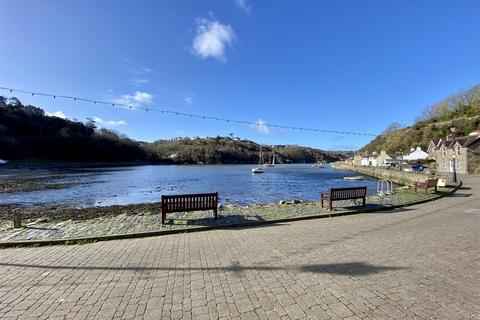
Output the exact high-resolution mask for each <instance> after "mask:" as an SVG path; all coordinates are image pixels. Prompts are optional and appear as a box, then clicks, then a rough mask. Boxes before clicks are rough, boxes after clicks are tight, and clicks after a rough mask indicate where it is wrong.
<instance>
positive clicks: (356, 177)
mask: <svg viewBox="0 0 480 320" xmlns="http://www.w3.org/2000/svg"><path fill="white" fill-rule="evenodd" d="M343 179H344V180H363V179H364V176H346V177H343Z"/></svg>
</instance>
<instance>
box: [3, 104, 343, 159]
mask: <svg viewBox="0 0 480 320" xmlns="http://www.w3.org/2000/svg"><path fill="white" fill-rule="evenodd" d="M259 150H260V145H259V144H257V143H255V142H252V141H249V140H240V139H238V138H233V137H216V138H197V139H189V138H182V139H173V140H158V141H155V142H153V143H145V142H138V141H135V140H132V139H129V138H127V137H125V136H123V135H120V134H118V133H116V132H114V131H111V130H107V129H104V128H96V126H95V123H94V122H87V123H85V124H84V123H82V122H78V121H72V120H69V119H62V118H58V117H51V116H48V115H46V114H45V112H44V111H43V110H42V109H40V108H38V107H35V106H31V105H27V106H24V105H23V104H22V103H21V102H20V100H18V99H16V98H10V99H6V98H5V97H2V96H0V159H8V160H29V161H69V162H130V161H135V162H139V161H140V162H155V163H176V164H183V163H199V164H200V163H204V164H220V163H232V164H233V163H258V155H259ZM263 151H264V154H265V161H268V156H269V155H273V152H275V154H276V159H277V162H278V163H306V162H316V161H336V160H339V159H341V158H342V157H343V156H344V154H343V153H342V152H325V151H322V150H318V149H313V148H307V147H300V146H274V147H272V146H263Z"/></svg>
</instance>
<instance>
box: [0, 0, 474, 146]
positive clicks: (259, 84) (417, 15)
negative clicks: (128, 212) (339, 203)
mask: <svg viewBox="0 0 480 320" xmlns="http://www.w3.org/2000/svg"><path fill="white" fill-rule="evenodd" d="M479 14H480V2H479V1H477V0H472V1H468V0H467V1H438V0H435V1H433V0H432V1H413V0H411V1H384V0H377V1H372V0H366V1H353V0H351V1H342V0H340V1H313V0H312V1H253V0H243V1H240V0H218V1H181V0H176V1H123V0H121V1H119V0H110V1H93V0H84V1H50V0H43V1H33V0H29V1H27V0H2V1H1V2H0V85H1V86H9V87H13V88H19V89H26V90H36V91H43V92H49V93H58V94H66V95H77V96H82V97H87V98H93V99H104V100H108V101H117V102H128V103H132V104H137V105H143V106H149V107H156V108H166V109H170V110H176V111H181V112H190V113H196V114H206V115H212V116H222V117H227V118H233V119H239V120H246V121H264V122H266V123H275V124H284V125H290V126H302V127H311V128H320V129H331V130H342V131H359V132H373V133H379V132H382V131H383V130H384V129H385V128H386V127H387V126H388V125H389V124H390V123H391V122H394V121H397V122H400V123H401V124H404V125H408V124H411V123H412V122H413V121H414V119H415V117H416V116H418V115H419V113H420V112H421V110H422V109H423V108H425V107H426V106H428V105H431V104H433V103H435V102H437V101H439V100H441V99H442V98H444V97H446V96H448V95H449V94H451V93H455V92H457V91H460V90H464V89H468V88H470V87H471V86H473V85H475V84H477V83H479V82H480V24H479V23H478V16H479ZM0 94H4V95H7V96H9V94H8V93H5V92H4V93H0ZM16 96H17V97H18V98H20V99H21V100H22V101H23V102H24V103H31V104H34V105H38V106H40V107H42V108H44V109H45V110H46V111H48V112H50V113H55V112H56V113H57V114H64V115H66V116H67V117H70V118H76V119H79V120H82V121H85V119H86V118H87V117H91V118H94V117H96V118H97V120H98V123H99V124H100V125H102V126H105V127H108V128H112V129H115V130H117V131H119V132H121V133H124V134H126V135H128V136H130V137H132V138H135V139H139V140H147V141H153V140H155V139H158V138H172V137H176V136H216V135H228V134H230V133H233V134H234V135H236V136H240V137H242V138H248V139H252V140H255V141H258V142H262V143H268V144H301V145H308V146H312V147H318V148H323V149H355V148H358V147H361V146H363V145H364V144H366V143H367V142H368V141H369V140H370V138H369V137H364V136H345V135H335V134H322V133H307V132H298V131H281V130H274V129H266V128H265V127H262V126H260V130H258V129H259V128H258V127H256V128H252V127H249V126H246V125H233V124H223V123H218V122H212V121H199V120H192V119H185V118H177V117H173V116H162V115H161V114H159V113H153V112H149V113H146V112H144V111H140V110H134V111H131V110H123V109H119V108H112V107H106V106H100V105H92V104H88V103H80V102H69V101H64V100H59V99H57V100H52V99H47V98H42V97H32V96H29V95H22V94H16Z"/></svg>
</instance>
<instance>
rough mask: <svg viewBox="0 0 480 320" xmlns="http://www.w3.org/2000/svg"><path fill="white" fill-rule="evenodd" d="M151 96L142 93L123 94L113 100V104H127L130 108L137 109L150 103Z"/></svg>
mask: <svg viewBox="0 0 480 320" xmlns="http://www.w3.org/2000/svg"><path fill="white" fill-rule="evenodd" d="M152 101H153V94H151V93H148V92H143V91H135V93H134V94H133V95H131V94H124V95H122V96H121V97H120V98H117V99H115V100H114V102H115V103H122V104H128V105H130V106H132V107H137V106H139V105H142V104H148V103H152Z"/></svg>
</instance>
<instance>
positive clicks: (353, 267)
mask: <svg viewBox="0 0 480 320" xmlns="http://www.w3.org/2000/svg"><path fill="white" fill-rule="evenodd" d="M0 266H2V267H15V268H34V269H54V270H102V271H133V272H142V271H206V270H212V271H215V270H218V271H230V272H234V273H241V272H243V271H250V270H254V271H277V270H282V271H293V272H302V273H326V274H336V275H348V276H367V275H369V274H374V273H381V272H385V271H389V270H401V269H406V268H404V267H390V266H375V265H371V264H368V263H364V262H346V263H328V264H305V265H299V266H295V265H293V266H285V267H273V266H263V265H260V266H244V265H241V264H240V263H239V262H234V263H232V265H230V266H228V267H174V266H172V267H148V266H145V267H143V266H125V267H115V266H78V265H77V266H67V265H65V266H63V265H42V264H22V263H4V262H0Z"/></svg>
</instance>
